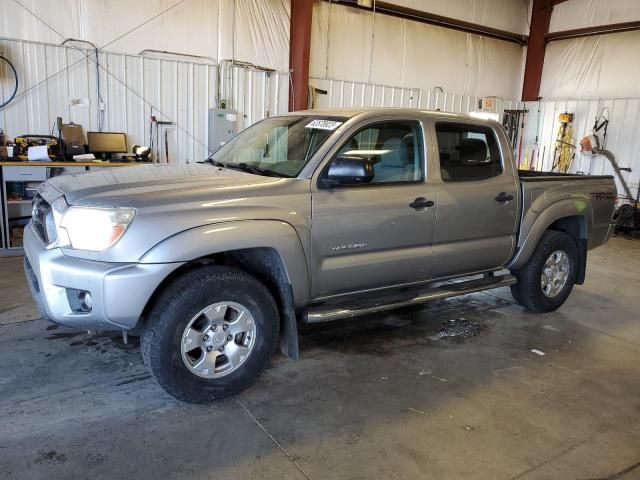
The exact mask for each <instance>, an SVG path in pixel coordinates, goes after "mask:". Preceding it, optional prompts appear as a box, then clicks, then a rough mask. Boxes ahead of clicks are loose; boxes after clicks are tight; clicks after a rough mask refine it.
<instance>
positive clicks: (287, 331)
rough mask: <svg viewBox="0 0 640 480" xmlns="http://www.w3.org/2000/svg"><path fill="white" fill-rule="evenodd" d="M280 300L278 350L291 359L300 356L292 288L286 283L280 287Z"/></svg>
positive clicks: (296, 358)
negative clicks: (280, 317) (280, 315)
mask: <svg viewBox="0 0 640 480" xmlns="http://www.w3.org/2000/svg"><path fill="white" fill-rule="evenodd" d="M280 301H281V302H282V308H281V312H282V317H283V318H282V322H281V324H280V327H281V328H280V351H281V352H282V353H283V354H284V355H285V356H287V357H289V358H290V359H292V360H298V359H299V358H300V350H299V347H298V322H297V319H296V311H295V308H294V306H293V305H294V303H293V289H292V288H291V284H289V283H287V284H286V285H284V286H283V288H281V289H280Z"/></svg>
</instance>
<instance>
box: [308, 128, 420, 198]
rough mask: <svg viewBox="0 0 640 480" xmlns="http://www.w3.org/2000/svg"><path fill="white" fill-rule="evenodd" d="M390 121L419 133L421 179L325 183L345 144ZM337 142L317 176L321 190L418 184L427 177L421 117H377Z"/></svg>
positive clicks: (317, 184) (317, 182)
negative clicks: (409, 127) (342, 183)
mask: <svg viewBox="0 0 640 480" xmlns="http://www.w3.org/2000/svg"><path fill="white" fill-rule="evenodd" d="M389 123H395V124H405V125H410V126H412V127H413V128H414V129H415V132H416V134H417V135H418V145H417V147H418V149H419V159H420V163H419V165H420V178H419V179H417V180H406V181H405V180H399V181H394V182H371V183H360V184H353V185H331V186H326V185H323V182H322V180H323V179H325V178H326V175H327V172H328V171H329V168H330V167H331V163H332V162H333V161H334V160H335V159H336V158H337V157H338V153H340V151H341V150H342V149H343V148H344V146H345V145H346V144H347V143H348V142H349V141H351V139H352V138H353V137H355V136H356V135H358V134H360V133H361V132H363V131H364V130H367V129H369V128H374V127H375V126H376V125H381V124H389ZM336 144H337V145H338V144H339V146H338V147H337V148H336V149H335V152H334V153H333V154H332V155H331V158H330V159H329V160H328V161H327V162H326V163H325V165H324V167H322V170H321V171H320V174H319V175H318V177H317V180H316V186H317V188H318V189H320V190H331V189H334V188H341V189H344V188H373V187H386V186H401V185H416V184H420V183H424V182H425V180H426V178H427V161H426V152H427V145H426V135H425V127H424V125H423V122H422V121H421V120H419V119H416V118H407V119H398V118H387V119H384V120H381V119H375V120H373V121H371V122H369V123H366V124H365V125H362V126H360V127H357V128H356V130H355V131H354V132H353V133H346V134H345V135H344V140H341V141H340V142H336Z"/></svg>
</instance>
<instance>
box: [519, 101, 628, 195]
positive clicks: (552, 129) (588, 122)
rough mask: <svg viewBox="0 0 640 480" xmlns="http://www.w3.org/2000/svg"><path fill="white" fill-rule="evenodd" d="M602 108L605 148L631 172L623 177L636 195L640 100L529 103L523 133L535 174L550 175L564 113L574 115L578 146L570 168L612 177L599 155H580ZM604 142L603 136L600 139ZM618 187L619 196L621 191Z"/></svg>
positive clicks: (574, 170) (574, 128)
mask: <svg viewBox="0 0 640 480" xmlns="http://www.w3.org/2000/svg"><path fill="white" fill-rule="evenodd" d="M603 108H606V109H607V110H608V115H609V129H608V133H607V139H606V143H605V145H604V147H605V148H606V149H608V150H610V151H611V152H613V154H614V155H615V157H616V159H617V161H618V163H619V165H620V166H621V167H627V168H631V172H622V175H623V177H624V178H625V180H626V181H627V183H628V184H629V186H630V187H631V191H632V192H633V193H634V194H635V193H636V192H637V189H638V183H640V156H639V155H638V148H639V147H640V99H638V98H629V99H598V100H558V101H547V102H545V101H541V102H528V103H527V109H528V110H529V113H528V114H527V118H526V123H525V132H524V145H525V146H526V147H525V153H526V154H527V157H528V159H529V165H530V164H531V161H530V159H531V157H532V156H533V157H534V167H535V169H536V170H541V171H550V170H551V169H552V167H553V158H554V151H555V145H556V138H557V135H558V129H559V128H560V122H559V120H558V116H559V115H560V114H561V113H563V112H569V113H573V114H574V122H573V130H574V141H575V144H576V146H577V148H576V151H575V157H574V160H573V162H572V164H571V169H570V171H571V172H572V173H584V174H590V175H603V174H604V175H613V168H612V167H611V164H610V163H609V161H608V160H607V159H606V158H604V157H603V156H600V155H595V156H589V155H583V154H582V153H581V152H580V147H579V145H578V142H579V141H580V139H582V138H583V137H585V136H586V135H589V134H590V133H591V130H592V128H593V124H594V121H595V118H596V116H597V115H599V114H600V112H602V110H603ZM601 138H602V136H601ZM616 182H617V183H618V193H622V192H623V190H622V187H621V185H620V184H619V182H618V181H617V179H616Z"/></svg>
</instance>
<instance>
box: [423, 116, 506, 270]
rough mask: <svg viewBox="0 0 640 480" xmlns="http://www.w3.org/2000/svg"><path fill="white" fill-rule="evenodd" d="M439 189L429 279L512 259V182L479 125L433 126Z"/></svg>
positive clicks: (489, 134)
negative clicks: (432, 265)
mask: <svg viewBox="0 0 640 480" xmlns="http://www.w3.org/2000/svg"><path fill="white" fill-rule="evenodd" d="M435 133H436V138H437V145H438V148H437V150H438V151H439V165H440V175H441V179H442V182H441V184H440V185H441V186H440V188H439V190H438V222H437V226H436V236H435V240H434V244H433V258H434V276H436V277H446V276H451V275H460V274H468V273H474V272H481V271H486V270H490V269H495V268H498V267H501V266H503V265H505V264H506V263H507V261H508V260H509V259H510V257H511V255H512V254H513V248H514V245H515V241H516V229H517V215H518V182H517V180H516V178H517V175H516V174H515V172H514V171H513V168H514V167H513V165H512V163H511V162H509V161H508V160H509V157H508V156H507V157H505V155H506V152H501V150H500V144H499V142H498V138H497V136H496V132H495V131H494V130H493V129H492V128H490V127H488V126H486V125H482V124H473V123H468V124H467V123H452V122H436V123H435Z"/></svg>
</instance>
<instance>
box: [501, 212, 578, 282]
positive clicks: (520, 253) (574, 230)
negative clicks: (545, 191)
mask: <svg viewBox="0 0 640 480" xmlns="http://www.w3.org/2000/svg"><path fill="white" fill-rule="evenodd" d="M589 212H590V210H583V209H580V208H578V206H577V205H576V203H575V202H571V201H562V202H558V203H555V204H553V205H551V206H549V207H548V208H547V209H545V210H544V211H543V212H542V213H541V214H540V215H539V216H538V218H537V219H536V220H535V221H534V222H533V224H532V225H531V227H530V228H529V230H528V233H526V236H525V239H524V241H523V242H522V244H521V245H520V247H519V249H518V250H517V251H516V255H515V256H514V258H513V260H512V261H511V263H510V264H509V265H508V268H509V269H511V270H518V269H519V268H522V267H523V266H524V265H525V264H526V263H527V262H528V261H529V259H530V258H531V255H533V252H534V251H535V248H536V246H537V245H538V242H539V241H540V239H541V238H542V235H543V234H544V232H546V231H547V230H556V231H561V232H564V233H566V234H567V235H569V236H570V237H571V238H572V239H573V240H574V241H575V242H576V245H577V247H578V254H579V262H578V272H577V273H578V275H577V280H576V283H578V284H582V283H584V279H585V273H586V263H587V250H588V237H589V231H590V224H589V222H590V218H591V217H590V214H589ZM521 228H522V227H521Z"/></svg>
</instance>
